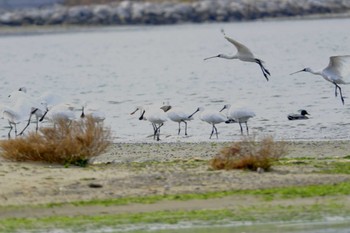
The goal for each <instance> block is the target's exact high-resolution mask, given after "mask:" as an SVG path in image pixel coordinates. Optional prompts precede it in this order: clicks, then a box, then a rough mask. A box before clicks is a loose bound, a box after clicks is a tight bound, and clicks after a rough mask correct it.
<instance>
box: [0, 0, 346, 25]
mask: <svg viewBox="0 0 350 233" xmlns="http://www.w3.org/2000/svg"><path fill="white" fill-rule="evenodd" d="M349 16H350V2H349V1H346V0H327V1H326V0H323V1H317V2H315V1H311V0H302V1H298V2H297V3H295V1H291V0H274V1H271V0H260V1H238V0H236V1H227V0H197V1H184V2H181V1H180V2H178V1H170V2H153V1H152V2H147V1H141V2H140V1H120V2H113V3H108V4H100V5H77V6H65V5H58V4H56V5H52V6H49V7H42V8H13V9H1V8H0V26H47V25H164V24H178V23H203V22H241V21H252V20H266V19H281V18H282V19H284V18H305V17H306V18H313V17H317V18H323V17H349Z"/></svg>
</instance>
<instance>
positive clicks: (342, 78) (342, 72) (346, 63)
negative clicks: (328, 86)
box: [291, 55, 350, 104]
mask: <svg viewBox="0 0 350 233" xmlns="http://www.w3.org/2000/svg"><path fill="white" fill-rule="evenodd" d="M299 72H309V73H311V74H314V75H320V76H322V77H323V78H324V79H325V80H327V81H328V82H331V83H333V84H334V85H335V96H336V97H337V96H338V92H337V89H339V93H340V99H341V101H342V103H343V104H344V97H343V93H342V91H341V88H340V86H339V84H349V81H350V80H349V79H350V55H343V56H332V57H330V58H329V64H328V66H327V67H326V68H324V69H323V70H321V71H313V70H312V69H311V68H304V69H302V70H299V71H297V72H294V73H291V75H293V74H296V73H299Z"/></svg>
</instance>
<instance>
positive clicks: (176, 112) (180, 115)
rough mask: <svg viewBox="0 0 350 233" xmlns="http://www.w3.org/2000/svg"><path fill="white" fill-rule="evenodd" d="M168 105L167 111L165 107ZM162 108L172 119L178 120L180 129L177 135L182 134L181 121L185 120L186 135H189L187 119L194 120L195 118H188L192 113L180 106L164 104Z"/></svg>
mask: <svg viewBox="0 0 350 233" xmlns="http://www.w3.org/2000/svg"><path fill="white" fill-rule="evenodd" d="M167 107H170V108H168V110H167V111H165V109H166V108H167ZM161 109H163V110H164V111H165V112H166V113H167V115H168V117H169V119H170V120H172V121H174V122H177V123H178V124H179V129H178V132H177V135H180V132H181V123H182V122H183V123H184V124H185V135H186V136H187V121H191V120H193V118H192V117H191V118H188V116H189V115H190V114H188V113H186V112H185V111H183V110H182V109H180V108H177V107H175V108H172V107H171V106H167V105H166V106H163V107H161Z"/></svg>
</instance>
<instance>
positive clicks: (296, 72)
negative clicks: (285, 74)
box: [289, 70, 304, 75]
mask: <svg viewBox="0 0 350 233" xmlns="http://www.w3.org/2000/svg"><path fill="white" fill-rule="evenodd" d="M303 71H304V70H299V71H296V72H293V73H290V74H289V75H293V74H296V73H300V72H303Z"/></svg>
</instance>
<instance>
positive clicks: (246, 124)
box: [245, 122, 249, 135]
mask: <svg viewBox="0 0 350 233" xmlns="http://www.w3.org/2000/svg"><path fill="white" fill-rule="evenodd" d="M245 127H246V129H247V135H249V129H248V123H247V122H245Z"/></svg>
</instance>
